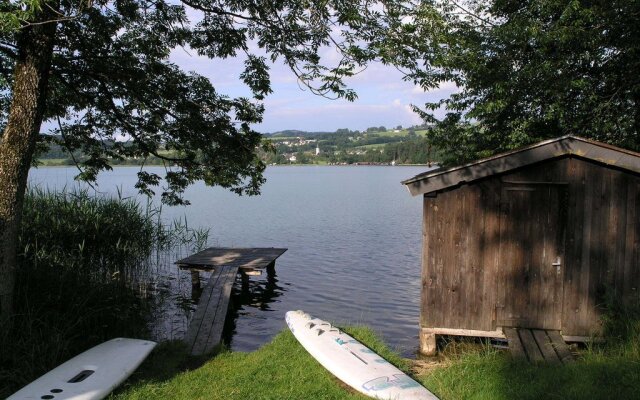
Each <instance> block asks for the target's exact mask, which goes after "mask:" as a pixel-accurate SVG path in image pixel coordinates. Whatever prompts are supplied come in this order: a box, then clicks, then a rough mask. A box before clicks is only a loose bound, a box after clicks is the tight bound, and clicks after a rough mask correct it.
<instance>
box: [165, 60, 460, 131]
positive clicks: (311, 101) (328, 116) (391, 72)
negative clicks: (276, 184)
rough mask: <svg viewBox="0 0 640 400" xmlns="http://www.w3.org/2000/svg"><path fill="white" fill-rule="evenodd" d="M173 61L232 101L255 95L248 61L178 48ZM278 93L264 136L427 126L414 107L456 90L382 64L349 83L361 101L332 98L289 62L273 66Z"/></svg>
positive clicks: (268, 108) (270, 100)
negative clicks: (418, 81) (419, 82)
mask: <svg viewBox="0 0 640 400" xmlns="http://www.w3.org/2000/svg"><path fill="white" fill-rule="evenodd" d="M331 52H335V50H332V49H326V54H323V59H327V60H329V61H330V60H331V59H332V58H335V55H334V54H332V53H331ZM171 61H172V62H174V63H176V64H177V65H179V66H180V67H181V68H182V69H184V70H186V71H194V72H197V73H198V74H200V75H203V76H206V77H207V78H209V79H210V80H211V81H212V83H213V85H214V86H215V88H216V90H217V91H218V92H219V93H223V94H226V95H228V96H230V97H237V96H247V97H250V95H251V93H250V91H249V89H248V88H247V87H246V86H245V85H244V84H243V83H242V81H241V79H240V77H239V76H240V73H241V72H242V70H243V68H244V66H243V59H242V58H231V59H226V60H218V59H216V60H211V59H208V58H206V57H199V56H198V55H197V54H195V52H191V51H188V50H185V49H182V48H177V49H174V51H173V52H172V54H171ZM270 72H271V80H272V82H271V83H272V89H273V93H271V94H270V95H268V96H267V98H266V99H265V100H264V105H265V113H264V119H263V122H262V123H261V124H259V125H256V126H254V129H256V130H257V131H259V132H261V133H273V132H278V131H282V130H287V129H298V130H303V131H322V132H333V131H335V130H337V129H341V128H348V129H351V130H360V131H362V130H366V129H367V128H368V127H372V126H376V127H378V126H385V127H387V128H393V127H396V126H398V125H402V126H403V127H409V126H412V125H419V124H421V123H422V120H421V119H420V117H418V115H417V114H415V113H414V112H413V111H412V109H411V105H412V104H414V105H417V106H422V105H424V104H425V103H426V102H430V101H435V100H439V99H441V98H443V97H448V95H449V94H451V93H452V92H453V91H454V89H455V86H453V85H452V84H445V85H443V86H442V87H441V88H439V89H436V90H432V91H430V92H427V93H425V92H424V91H423V90H422V89H421V88H420V87H418V86H416V85H414V84H413V83H412V82H405V81H403V80H402V74H401V73H400V72H399V71H398V70H396V69H395V68H394V67H390V66H385V65H382V64H381V63H374V64H371V65H369V66H368V67H367V68H366V69H365V70H364V71H362V72H361V73H359V74H357V75H356V76H354V77H352V78H350V79H348V80H347V81H346V83H347V86H348V87H349V88H352V89H354V90H355V91H356V93H357V95H358V98H357V99H356V100H355V101H353V102H349V101H346V100H342V99H340V100H330V99H326V98H323V97H320V96H317V95H314V94H313V93H311V92H310V91H309V90H308V89H303V88H302V87H301V86H300V85H299V84H298V82H297V80H296V77H295V76H294V74H293V73H292V72H291V71H290V70H289V69H288V68H287V67H286V66H284V65H283V64H281V63H279V62H276V63H275V64H271V66H270Z"/></svg>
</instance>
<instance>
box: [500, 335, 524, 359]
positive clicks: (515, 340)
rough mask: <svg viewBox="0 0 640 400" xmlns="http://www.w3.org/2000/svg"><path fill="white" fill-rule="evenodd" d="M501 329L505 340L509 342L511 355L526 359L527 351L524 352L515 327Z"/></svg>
mask: <svg viewBox="0 0 640 400" xmlns="http://www.w3.org/2000/svg"><path fill="white" fill-rule="evenodd" d="M502 331H503V332H504V335H505V336H506V337H507V341H508V342H509V349H510V350H511V354H512V355H513V357H514V358H517V359H522V360H526V359H527V353H525V352H524V347H523V346H522V342H521V341H520V336H518V331H517V330H516V329H515V328H503V329H502Z"/></svg>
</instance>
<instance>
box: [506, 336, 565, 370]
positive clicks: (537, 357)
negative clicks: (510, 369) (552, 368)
mask: <svg viewBox="0 0 640 400" xmlns="http://www.w3.org/2000/svg"><path fill="white" fill-rule="evenodd" d="M503 331H504V334H505V336H506V337H507V340H508V341H509V349H510V350H511V354H513V356H514V357H515V358H519V359H523V360H528V361H529V362H532V363H538V362H547V363H550V364H566V363H569V362H571V361H573V355H572V354H571V352H570V351H569V347H567V344H566V343H565V342H564V340H563V339H562V336H561V335H560V332H559V331H554V330H543V329H524V328H503Z"/></svg>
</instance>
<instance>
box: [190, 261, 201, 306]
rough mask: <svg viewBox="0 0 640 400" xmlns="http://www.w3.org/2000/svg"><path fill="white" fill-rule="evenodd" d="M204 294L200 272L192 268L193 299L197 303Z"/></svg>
mask: <svg viewBox="0 0 640 400" xmlns="http://www.w3.org/2000/svg"><path fill="white" fill-rule="evenodd" d="M201 294H202V286H201V285H200V272H199V271H196V270H193V269H192V270H191V300H193V301H194V302H195V303H197V302H198V300H200V295H201Z"/></svg>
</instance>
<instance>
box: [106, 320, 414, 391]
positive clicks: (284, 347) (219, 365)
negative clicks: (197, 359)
mask: <svg viewBox="0 0 640 400" xmlns="http://www.w3.org/2000/svg"><path fill="white" fill-rule="evenodd" d="M346 331H347V332H349V334H351V335H352V336H354V337H357V338H358V339H359V340H361V341H363V342H364V343H367V345H368V346H370V347H371V348H373V349H374V350H375V351H376V352H378V353H380V354H381V355H383V356H385V358H387V359H388V360H390V361H391V362H393V363H395V364H396V365H398V366H400V367H401V368H403V369H406V368H407V366H408V365H407V363H406V362H405V361H404V360H403V359H402V358H401V357H399V356H398V355H396V354H394V353H393V352H391V351H390V350H389V349H388V348H387V347H386V346H385V345H384V344H383V343H382V342H381V341H380V340H379V339H378V338H377V337H376V335H375V334H373V333H372V331H371V330H369V329H366V328H350V329H346ZM189 364H191V366H193V365H192V364H193V360H191V359H188V358H186V357H185V356H182V355H181V352H180V347H179V346H177V345H175V344H172V345H168V346H162V347H160V349H159V351H157V352H155V354H153V356H152V358H150V359H149V360H148V361H147V362H145V364H144V365H143V366H142V367H141V372H140V374H139V375H138V376H137V377H136V378H137V382H136V381H135V379H136V378H134V382H133V383H130V384H129V385H128V387H126V388H124V389H123V390H122V391H121V392H120V393H118V394H116V395H114V396H113V397H112V399H118V400H134V399H150V398H156V399H185V400H187V399H189V400H192V399H225V400H226V399H238V400H241V399H242V400H245V399H264V400H269V399H273V400H276V399H326V400H330V399H335V400H339V399H346V400H348V399H354V400H356V399H368V397H366V396H363V395H361V394H358V393H357V392H355V391H354V390H352V389H350V388H347V387H346V386H345V385H344V384H342V383H341V382H340V381H338V380H337V379H336V378H335V377H334V376H333V375H331V374H330V373H329V372H328V371H327V370H325V369H324V368H323V367H322V366H320V364H318V363H317V362H316V361H315V360H314V359H313V358H312V357H311V356H310V355H309V354H308V353H307V352H306V351H305V350H304V348H302V346H300V344H299V343H298V342H297V340H296V339H295V338H294V337H293V335H292V334H291V333H290V332H289V331H285V332H283V333H280V334H279V335H277V336H276V337H275V338H274V339H273V341H272V342H270V343H269V344H267V345H265V346H263V347H262V348H261V349H259V350H257V351H254V352H251V353H241V352H222V353H221V354H218V355H217V356H215V357H214V358H212V359H211V360H209V361H207V362H205V363H204V364H203V365H202V366H200V367H198V368H196V369H192V370H188V368H189ZM167 366H168V367H167ZM185 368H187V370H184V369H185ZM171 369H175V374H174V375H173V376H172V375H171V372H170V370H171ZM181 370H182V372H179V371H181Z"/></svg>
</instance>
